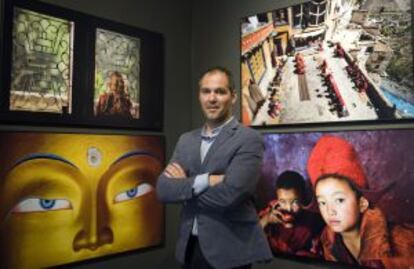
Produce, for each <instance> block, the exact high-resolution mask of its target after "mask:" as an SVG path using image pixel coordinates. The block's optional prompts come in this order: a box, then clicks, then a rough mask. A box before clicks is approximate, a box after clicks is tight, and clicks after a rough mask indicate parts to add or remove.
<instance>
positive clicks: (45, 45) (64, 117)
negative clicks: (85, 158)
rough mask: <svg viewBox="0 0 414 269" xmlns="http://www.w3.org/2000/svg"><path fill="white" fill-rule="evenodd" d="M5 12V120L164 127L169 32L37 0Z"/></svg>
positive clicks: (1, 107)
mask: <svg viewBox="0 0 414 269" xmlns="http://www.w3.org/2000/svg"><path fill="white" fill-rule="evenodd" d="M2 2H3V1H2ZM1 16H4V19H3V21H4V23H3V24H2V29H0V30H1V31H0V33H1V34H2V37H1V43H0V46H1V49H0V50H1V51H0V54H1V55H0V56H1V57H0V58H1V62H0V65H1V72H0V83H1V86H0V123H7V124H31V125H45V126H47V125H49V126H58V125H59V126H79V127H87V128H90V127H92V128H94V127H97V128H100V127H105V128H127V129H136V130H138V129H139V130H154V131H155V130H161V129H162V126H163V124H162V122H163V87H164V82H163V77H164V60H163V58H164V39H163V36H162V34H160V33H157V32H153V31H148V30H146V29H143V28H140V27H139V25H127V24H123V23H120V22H116V21H111V20H107V19H103V18H99V17H95V16H93V15H89V14H85V13H82V12H79V11H75V10H71V9H67V8H63V7H61V6H55V5H52V4H48V3H44V2H42V1H36V0H5V1H4V12H2V14H1ZM1 16H0V17H1ZM257 58H258V61H259V62H260V55H259V54H258V56H257ZM258 65H259V66H260V63H258Z"/></svg>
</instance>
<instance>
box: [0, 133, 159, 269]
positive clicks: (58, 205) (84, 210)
mask: <svg viewBox="0 0 414 269" xmlns="http://www.w3.org/2000/svg"><path fill="white" fill-rule="evenodd" d="M67 145H71V146H70V150H68V147H67ZM0 154H1V156H2V158H1V160H0V167H1V168H0V175H1V176H0V178H1V179H0V219H1V220H0V260H1V267H2V268H45V267H51V266H57V265H63V264H67V263H73V262H78V261H83V260H86V259H92V258H97V257H103V256H107V255H112V254H117V253H122V252H126V251H133V250H139V249H147V248H149V247H154V246H159V245H160V244H162V242H163V240H164V207H163V205H162V203H161V202H159V201H158V199H157V197H156V193H155V185H156V180H157V178H158V175H159V174H160V173H161V172H162V167H163V165H164V141H163V137H160V136H132V135H95V134H75V133H73V134H63V133H31V132H0Z"/></svg>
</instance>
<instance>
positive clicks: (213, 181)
mask: <svg viewBox="0 0 414 269" xmlns="http://www.w3.org/2000/svg"><path fill="white" fill-rule="evenodd" d="M223 179H224V175H209V176H208V185H209V186H210V187H213V186H215V185H217V184H219V183H221V182H223Z"/></svg>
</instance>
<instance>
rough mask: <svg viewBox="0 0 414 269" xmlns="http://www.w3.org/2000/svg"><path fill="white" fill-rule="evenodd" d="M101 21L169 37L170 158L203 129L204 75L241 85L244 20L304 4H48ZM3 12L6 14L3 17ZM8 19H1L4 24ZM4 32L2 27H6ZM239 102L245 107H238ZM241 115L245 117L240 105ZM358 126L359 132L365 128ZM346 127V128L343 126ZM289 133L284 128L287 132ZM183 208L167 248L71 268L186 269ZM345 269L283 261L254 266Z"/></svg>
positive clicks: (286, 0) (272, 0)
mask: <svg viewBox="0 0 414 269" xmlns="http://www.w3.org/2000/svg"><path fill="white" fill-rule="evenodd" d="M43 1H44V2H47V3H50V4H54V5H58V6H61V7H65V8H69V9H73V10H76V11H80V12H84V13H87V14H91V15H94V16H97V17H102V18H105V19H109V20H113V21H117V22H120V23H124V24H128V25H132V26H136V27H140V28H144V29H147V30H150V31H155V32H158V33H161V34H162V35H163V37H164V42H165V43H164V46H165V52H164V55H165V59H164V74H160V77H161V78H163V79H164V128H163V132H162V133H161V134H163V135H164V136H165V141H166V157H167V159H168V158H169V157H170V156H171V153H172V150H173V148H174V145H175V143H176V141H177V139H178V137H179V135H180V134H181V133H182V132H184V131H187V130H189V129H192V128H196V127H199V126H200V125H201V124H202V122H203V119H202V115H201V113H200V110H199V105H198V101H197V91H196V90H195V89H196V87H197V81H198V77H199V75H200V73H201V72H202V71H203V70H205V69H207V68H209V67H211V66H215V65H223V66H226V67H228V68H229V69H230V70H231V71H232V72H233V73H234V77H235V80H236V86H237V85H240V77H239V74H240V18H242V17H245V16H248V15H252V14H257V13H260V12H263V11H266V10H271V9H275V8H278V7H284V6H288V5H292V4H296V3H301V2H304V1H303V0H261V1H255V0H239V1H231V0H209V1H197V0H195V1H189V0H188V1H168V0H140V1H134V0H118V1H112V0H99V1H98V0H89V1H81V0H43ZM1 14H2V10H0V15H1ZM1 19H2V18H0V21H1ZM0 29H1V28H0ZM238 104H239V103H238ZM234 112H235V115H237V116H238V115H239V114H240V107H239V105H237V106H236V109H235V111H234ZM363 128H364V126H355V127H353V129H363ZM0 129H1V130H29V131H33V130H42V131H65V132H90V133H122V134H160V133H148V132H136V131H128V130H109V129H76V128H70V129H69V128H64V129H62V128H59V129H55V128H39V127H33V126H6V125H0ZM337 129H340V128H337ZM282 131H283V130H282ZM179 211H180V206H178V205H168V206H166V221H165V233H166V234H165V245H164V246H163V247H160V248H155V249H149V250H145V251H140V252H131V253H127V254H121V255H116V256H112V257H105V258H101V259H97V260H91V261H87V262H81V263H79V264H76V265H70V266H68V267H69V268H133V267H137V268H145V269H147V268H148V269H158V268H161V269H163V268H168V269H175V268H180V267H179V265H178V264H177V262H176V261H175V258H174V249H175V242H176V239H177V231H178V224H179ZM299 267H300V268H304V269H312V268H314V269H316V268H328V267H329V268H345V267H342V266H332V265H328V266H327V265H323V264H315V265H309V263H307V262H301V261H297V262H296V261H292V260H289V259H282V258H277V259H275V260H274V261H273V262H272V263H269V264H262V265H257V266H255V267H254V268H256V269H264V268H286V269H290V268H292V269H293V268H299Z"/></svg>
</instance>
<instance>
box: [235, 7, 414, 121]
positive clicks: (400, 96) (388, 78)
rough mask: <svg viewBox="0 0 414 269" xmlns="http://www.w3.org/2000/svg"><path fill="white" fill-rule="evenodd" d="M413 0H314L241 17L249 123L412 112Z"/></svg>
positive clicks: (379, 116)
mask: <svg viewBox="0 0 414 269" xmlns="http://www.w3.org/2000/svg"><path fill="white" fill-rule="evenodd" d="M411 33H412V28H411V2H410V0H312V1H307V2H305V3H302V4H298V5H294V6H289V7H286V8H282V9H276V10H271V11H268V12H264V13H260V14H256V15H251V16H247V17H244V18H243V19H242V21H241V58H240V60H241V99H242V107H241V111H242V121H243V123H244V124H245V125H251V126H269V125H279V124H299V123H325V122H344V121H367V120H370V121H372V120H374V121H375V120H398V119H404V118H414V87H413V86H414V78H413V61H412V60H413V57H412V45H411V44H412V34H411Z"/></svg>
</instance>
